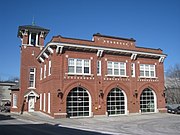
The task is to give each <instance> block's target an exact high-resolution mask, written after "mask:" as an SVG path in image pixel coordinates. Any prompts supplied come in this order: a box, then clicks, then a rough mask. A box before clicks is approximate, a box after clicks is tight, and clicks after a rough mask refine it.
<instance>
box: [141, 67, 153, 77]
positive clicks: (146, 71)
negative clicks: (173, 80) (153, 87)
mask: <svg viewBox="0 0 180 135" xmlns="http://www.w3.org/2000/svg"><path fill="white" fill-rule="evenodd" d="M140 77H150V78H153V77H156V71H155V65H149V64H140Z"/></svg>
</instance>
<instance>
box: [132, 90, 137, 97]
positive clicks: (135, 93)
mask: <svg viewBox="0 0 180 135" xmlns="http://www.w3.org/2000/svg"><path fill="white" fill-rule="evenodd" d="M133 96H134V97H136V98H137V97H138V92H137V90H135V91H134V94H133Z"/></svg>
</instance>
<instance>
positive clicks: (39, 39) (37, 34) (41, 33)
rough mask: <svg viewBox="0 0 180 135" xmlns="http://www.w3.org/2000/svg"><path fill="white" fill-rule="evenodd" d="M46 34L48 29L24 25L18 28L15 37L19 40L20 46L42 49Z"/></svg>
mask: <svg viewBox="0 0 180 135" xmlns="http://www.w3.org/2000/svg"><path fill="white" fill-rule="evenodd" d="M48 33H49V30H48V29H45V28H42V27H39V26H35V25H24V26H19V28H18V35H17V36H18V37H19V38H21V41H22V45H29V46H37V47H38V46H41V47H42V46H44V40H45V38H46V36H47V34H48Z"/></svg>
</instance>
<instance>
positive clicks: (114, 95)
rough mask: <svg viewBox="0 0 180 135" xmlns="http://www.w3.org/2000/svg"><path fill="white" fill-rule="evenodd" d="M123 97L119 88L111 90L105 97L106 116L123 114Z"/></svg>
mask: <svg viewBox="0 0 180 135" xmlns="http://www.w3.org/2000/svg"><path fill="white" fill-rule="evenodd" d="M125 109H126V108H125V95H124V93H123V92H122V90H120V89H119V88H113V89H112V90H111V91H110V92H109V94H108V96H107V112H108V115H118V114H125Z"/></svg>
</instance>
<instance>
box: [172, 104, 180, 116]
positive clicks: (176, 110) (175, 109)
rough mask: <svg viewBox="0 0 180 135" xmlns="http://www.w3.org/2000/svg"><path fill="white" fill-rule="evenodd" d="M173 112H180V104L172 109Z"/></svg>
mask: <svg viewBox="0 0 180 135" xmlns="http://www.w3.org/2000/svg"><path fill="white" fill-rule="evenodd" d="M171 113H173V114H180V106H178V107H176V108H174V109H172V111H171Z"/></svg>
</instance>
